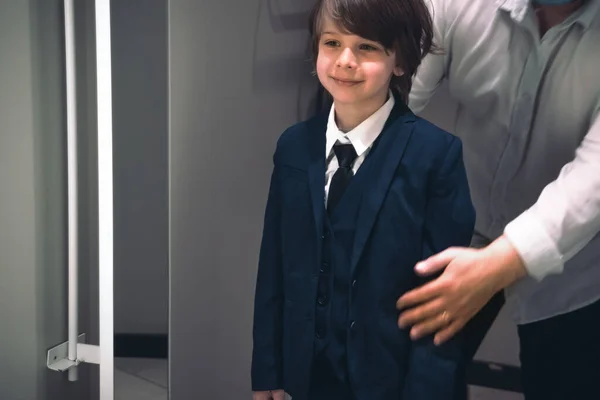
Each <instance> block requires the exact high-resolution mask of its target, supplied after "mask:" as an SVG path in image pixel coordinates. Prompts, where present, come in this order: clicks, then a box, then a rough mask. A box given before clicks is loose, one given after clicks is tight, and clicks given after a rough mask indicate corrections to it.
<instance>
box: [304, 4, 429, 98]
mask: <svg viewBox="0 0 600 400" xmlns="http://www.w3.org/2000/svg"><path fill="white" fill-rule="evenodd" d="M425 1H427V0H317V3H316V4H315V6H314V8H313V9H312V11H311V14H310V20H309V29H310V34H311V37H312V55H313V57H312V58H313V63H316V61H317V55H318V53H319V40H320V37H321V29H322V28H321V27H322V24H323V19H324V17H326V16H328V17H330V18H331V19H332V20H333V22H334V23H335V24H336V25H337V26H338V28H339V29H340V30H342V31H344V32H347V33H351V34H354V35H357V36H360V37H363V38H365V39H368V40H372V41H375V42H378V43H381V44H382V45H383V47H384V48H385V49H386V50H392V51H395V52H396V65H397V66H399V67H400V68H401V69H402V71H404V75H402V76H395V75H394V76H393V77H392V81H391V84H390V86H391V89H392V90H395V91H396V92H397V93H398V94H399V95H400V96H401V97H402V99H403V100H404V101H405V102H406V103H408V95H409V93H410V89H411V87H412V79H413V76H414V75H415V73H416V72H417V68H418V67H419V65H421V61H422V60H423V57H425V56H426V55H427V54H429V53H434V52H436V51H437V47H436V45H435V44H434V43H433V21H432V18H431V14H430V12H429V9H428V8H427V5H426V4H425Z"/></svg>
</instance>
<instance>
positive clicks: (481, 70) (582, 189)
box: [410, 0, 600, 323]
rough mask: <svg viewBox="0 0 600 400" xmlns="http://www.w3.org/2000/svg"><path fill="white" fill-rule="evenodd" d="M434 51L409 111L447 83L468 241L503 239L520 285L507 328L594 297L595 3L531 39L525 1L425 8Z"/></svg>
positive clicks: (599, 102) (599, 87) (597, 286)
mask: <svg viewBox="0 0 600 400" xmlns="http://www.w3.org/2000/svg"><path fill="white" fill-rule="evenodd" d="M427 1H429V2H431V5H432V11H433V17H434V24H435V28H436V32H435V34H436V39H437V43H438V44H439V45H441V46H442V47H443V50H444V54H442V55H429V56H427V57H426V59H425V60H424V62H423V64H422V66H421V68H420V69H419V71H418V73H417V76H416V78H415V80H414V86H413V90H412V92H411V95H410V107H411V108H412V109H413V111H414V112H416V113H419V112H420V111H421V110H423V108H424V107H425V106H426V104H427V103H428V101H429V99H430V98H431V97H432V95H433V93H434V92H435V90H436V89H437V87H438V86H439V84H440V83H441V82H442V80H444V79H447V80H448V83H449V90H450V93H451V95H452V96H453V97H454V98H455V99H456V100H457V102H458V104H459V107H458V111H457V115H456V119H455V125H454V129H453V131H454V133H455V134H456V135H458V136H459V137H460V138H461V139H462V140H463V146H464V157H465V164H466V167H467V173H468V177H469V182H470V186H471V190H472V197H473V201H474V203H475V207H476V210H477V214H478V215H477V223H476V231H477V233H478V234H479V235H482V236H484V237H485V238H487V239H489V240H493V239H495V238H497V237H498V236H500V235H502V234H503V233H505V234H506V236H507V237H508V239H509V240H510V241H511V242H512V243H513V245H514V246H515V247H516V249H517V251H518V252H519V254H520V255H521V257H522V258H523V260H524V262H525V266H526V268H527V271H528V273H529V277H528V278H526V279H524V280H522V281H521V282H519V283H517V284H516V285H514V286H513V287H511V288H509V289H508V290H507V293H508V295H509V297H510V298H511V299H512V300H514V304H515V305H516V309H515V311H516V313H515V317H516V321H517V323H528V322H533V321H536V320H541V319H545V318H549V317H552V316H555V315H558V314H562V313H566V312H569V311H572V310H575V309H577V308H580V307H583V306H585V305H588V304H590V303H592V302H594V301H596V300H598V299H599V298H600V235H599V234H598V232H599V231H600V118H599V117H598V115H599V110H600V5H599V3H600V1H598V0H589V1H586V2H585V3H584V5H583V6H582V7H581V8H580V9H579V10H578V11H576V12H575V13H574V14H573V15H571V16H570V17H569V18H568V19H567V20H565V21H564V22H563V23H561V24H560V25H558V26H555V27H553V28H552V29H550V30H549V31H548V32H547V33H546V34H545V35H544V36H543V37H542V38H540V33H539V28H538V23H537V19H536V17H535V11H534V10H533V8H532V7H531V5H530V2H529V1H527V0H504V1H502V0H496V1H494V0H427Z"/></svg>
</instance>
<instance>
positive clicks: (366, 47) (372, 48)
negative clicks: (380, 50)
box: [360, 43, 377, 51]
mask: <svg viewBox="0 0 600 400" xmlns="http://www.w3.org/2000/svg"><path fill="white" fill-rule="evenodd" d="M360 49H361V50H367V51H375V50H377V47H375V46H373V45H370V44H366V43H365V44H361V45H360Z"/></svg>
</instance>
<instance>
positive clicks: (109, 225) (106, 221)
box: [96, 0, 114, 400]
mask: <svg viewBox="0 0 600 400" xmlns="http://www.w3.org/2000/svg"><path fill="white" fill-rule="evenodd" d="M110 36H111V35H110V0H96V76H97V90H98V213H99V215H98V235H99V248H98V254H99V256H100V259H99V277H100V279H99V281H100V288H99V289H100V290H99V294H100V299H99V302H100V400H113V398H114V350H113V348H114V339H113V338H114V333H113V332H114V331H113V325H114V321H113V312H114V311H113V296H114V292H113V160H112V154H113V148H112V78H111V46H110Z"/></svg>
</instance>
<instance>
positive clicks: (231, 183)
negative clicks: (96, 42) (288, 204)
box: [169, 0, 314, 400]
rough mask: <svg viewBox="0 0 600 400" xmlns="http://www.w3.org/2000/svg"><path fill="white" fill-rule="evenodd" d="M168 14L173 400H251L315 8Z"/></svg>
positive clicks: (251, 1) (207, 8)
mask: <svg viewBox="0 0 600 400" xmlns="http://www.w3.org/2000/svg"><path fill="white" fill-rule="evenodd" d="M169 3H170V9H169V51H170V54H169V62H170V71H169V72H170V212H171V220H170V230H171V237H170V257H171V266H170V267H171V288H170V295H171V305H170V312H171V324H170V346H171V354H170V374H171V376H170V378H171V379H170V390H171V395H172V397H171V399H172V400H186V399H244V398H250V396H251V395H250V393H251V392H250V375H249V371H250V354H251V349H252V314H253V311H252V302H253V298H254V285H255V276H256V264H257V258H258V249H259V243H260V235H261V230H262V223H263V222H262V219H263V212H264V206H265V202H266V195H267V190H268V182H269V176H270V173H271V168H272V155H273V150H274V145H275V141H276V138H277V137H278V136H279V135H280V134H281V132H282V131H283V130H284V129H285V128H286V127H288V126H289V125H291V124H292V123H294V122H296V121H297V120H298V118H299V117H301V114H303V113H305V112H306V107H307V105H308V104H309V103H310V95H311V94H313V93H314V86H313V85H309V82H314V79H313V78H312V77H311V75H310V71H311V66H310V64H309V63H308V62H305V60H306V58H307V53H306V49H307V43H308V41H307V31H306V29H305V26H306V15H304V14H300V15H295V13H297V12H305V11H307V9H308V8H309V7H310V3H311V2H291V1H281V2H279V1H271V2H267V1H258V0H245V1H240V0H219V1H197V0H170V2H169ZM269 3H271V4H272V5H273V8H272V9H271V10H270V13H269V8H268V7H267V5H268V4H269ZM261 5H262V6H261ZM270 16H271V17H272V18H270ZM294 27H299V28H300V30H299V31H298V30H294V31H286V30H285V29H292V28H294ZM298 103H300V107H298Z"/></svg>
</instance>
